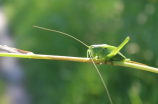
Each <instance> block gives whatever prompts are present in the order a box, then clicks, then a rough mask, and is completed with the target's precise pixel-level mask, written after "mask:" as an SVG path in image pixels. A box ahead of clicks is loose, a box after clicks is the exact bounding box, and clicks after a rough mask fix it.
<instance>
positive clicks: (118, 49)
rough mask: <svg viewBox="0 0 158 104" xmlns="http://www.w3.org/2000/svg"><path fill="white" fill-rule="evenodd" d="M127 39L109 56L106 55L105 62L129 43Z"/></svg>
mask: <svg viewBox="0 0 158 104" xmlns="http://www.w3.org/2000/svg"><path fill="white" fill-rule="evenodd" d="M129 39H130V38H129V37H127V38H126V39H125V40H124V41H123V42H122V43H121V44H120V45H119V46H118V47H117V48H116V49H114V50H113V51H112V52H111V53H110V54H108V55H107V60H109V59H111V58H112V57H113V56H115V55H116V54H117V53H118V52H119V51H120V50H121V49H122V48H123V46H124V45H125V44H126V43H127V42H128V41H129Z"/></svg>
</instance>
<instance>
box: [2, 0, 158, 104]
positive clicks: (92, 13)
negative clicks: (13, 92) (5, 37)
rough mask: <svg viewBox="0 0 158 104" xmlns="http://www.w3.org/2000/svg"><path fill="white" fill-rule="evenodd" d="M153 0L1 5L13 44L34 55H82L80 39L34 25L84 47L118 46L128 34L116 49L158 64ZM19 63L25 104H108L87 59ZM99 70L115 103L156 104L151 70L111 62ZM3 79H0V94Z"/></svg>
mask: <svg viewBox="0 0 158 104" xmlns="http://www.w3.org/2000/svg"><path fill="white" fill-rule="evenodd" d="M157 2H158V1H157V0H132V1H130V0H2V1H0V8H1V9H2V11H3V13H4V14H5V16H6V18H7V21H8V30H9V33H10V36H11V37H12V39H13V40H14V42H15V47H16V48H19V49H22V50H27V51H32V52H34V53H37V54H48V55H63V56H77V57H86V50H87V47H85V46H84V45H82V44H81V43H79V42H77V41H76V40H74V39H72V38H70V37H67V36H64V35H62V34H59V33H54V32H50V31H45V30H40V29H37V28H33V25H37V26H42V27H45V28H50V29H54V30H58V31H62V32H65V33H68V34H70V35H73V36H74V37H76V38H78V39H80V40H81V41H83V42H84V43H86V44H87V45H94V44H109V45H113V46H118V45H119V44H120V43H121V42H122V41H123V40H124V39H125V38H126V37H127V36H129V37H130V38H131V39H130V41H129V43H128V44H127V45H126V46H125V47H124V48H123V49H122V50H121V52H122V53H123V54H124V55H125V56H126V57H127V58H130V59H131V60H133V61H137V62H141V63H144V64H147V65H149V66H153V67H158V55H157V53H158V48H157V47H158V21H157V20H158V3H157ZM1 23H2V21H0V24H1ZM2 45H5V44H2ZM18 62H19V64H20V66H22V71H23V73H24V74H23V76H25V77H24V79H25V80H23V83H25V84H24V89H25V90H26V92H27V96H26V97H27V98H28V99H29V102H28V103H27V104H110V102H109V99H108V96H107V94H106V91H105V89H104V87H103V84H102V82H101V79H100V77H99V75H98V73H97V71H96V70H95V68H94V66H93V64H92V63H78V62H66V61H55V60H35V59H20V60H19V61H18ZM98 68H99V70H100V72H101V74H102V76H103V78H104V80H105V83H106V84H107V87H108V90H109V92H110V95H111V98H112V100H113V103H114V104H158V75H157V74H156V73H151V72H146V71H142V70H137V69H132V68H126V67H119V66H112V67H111V66H110V65H98ZM4 83H5V81H4V80H3V79H1V83H0V91H3V92H5V84H4ZM1 96H4V95H3V93H2V94H1ZM0 99H1V100H4V99H3V97H1V98H0ZM5 99H6V98H5Z"/></svg>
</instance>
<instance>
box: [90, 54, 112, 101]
mask: <svg viewBox="0 0 158 104" xmlns="http://www.w3.org/2000/svg"><path fill="white" fill-rule="evenodd" d="M88 53H89V56H90V58H91V60H92V62H93V65H94V67H95V68H96V70H97V72H98V74H99V76H100V78H101V81H102V83H103V85H104V88H105V90H106V92H107V95H108V98H109V100H110V104H113V103H112V99H111V97H110V93H109V90H108V88H107V86H106V84H105V82H104V79H103V77H102V75H101V73H100V71H99V69H98V68H97V66H96V64H95V63H94V60H93V58H92V56H91V54H90V52H88Z"/></svg>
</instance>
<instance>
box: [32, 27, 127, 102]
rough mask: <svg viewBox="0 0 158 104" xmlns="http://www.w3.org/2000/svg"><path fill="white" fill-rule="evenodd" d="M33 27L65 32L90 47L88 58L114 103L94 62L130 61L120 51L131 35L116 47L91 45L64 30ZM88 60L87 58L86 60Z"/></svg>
mask: <svg viewBox="0 0 158 104" xmlns="http://www.w3.org/2000/svg"><path fill="white" fill-rule="evenodd" d="M33 27H36V28H40V29H44V30H48V31H54V32H57V33H61V34H64V35H66V36H69V37H71V38H73V39H75V40H77V41H79V42H80V43H82V44H83V45H84V46H86V47H88V50H87V58H90V59H91V60H92V62H93V64H94V66H95V68H96V70H97V72H98V74H99V76H100V78H101V80H102V82H103V85H104V87H105V90H106V92H107V95H108V97H109V100H110V103H111V104H113V102H112V100H111V97H110V94H109V91H108V89H107V87H106V84H105V82H104V80H103V78H102V75H101V73H100V72H99V70H98V68H97V66H96V65H95V63H94V61H93V60H94V59H95V60H98V59H103V60H105V63H106V62H111V64H112V61H129V59H127V58H126V57H125V56H124V55H123V54H122V53H120V52H119V51H120V50H121V49H122V48H123V46H124V45H125V44H126V43H127V42H128V41H129V39H130V38H129V37H127V38H126V39H125V40H124V41H123V42H122V43H121V44H120V45H119V46H118V47H115V46H111V45H107V44H99V45H91V46H88V45H86V44H85V43H83V42H82V41H81V40H79V39H77V38H75V37H73V36H71V35H69V34H66V33H64V32H60V31H56V30H51V29H47V28H43V27H39V26H33ZM86 61H87V60H85V62H86Z"/></svg>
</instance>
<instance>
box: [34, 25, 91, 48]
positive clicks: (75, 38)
mask: <svg viewBox="0 0 158 104" xmlns="http://www.w3.org/2000/svg"><path fill="white" fill-rule="evenodd" d="M33 27H36V28H39V29H43V30H48V31H54V32H57V33H61V34H64V35H66V36H69V37H71V38H73V39H75V40H77V41H78V42H80V43H82V44H83V45H84V46H86V47H88V48H89V46H88V45H87V44H85V43H83V42H82V41H81V40H79V39H77V38H75V37H73V36H71V35H69V34H67V33H64V32H61V31H57V30H51V29H47V28H43V27H39V26H33Z"/></svg>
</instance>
